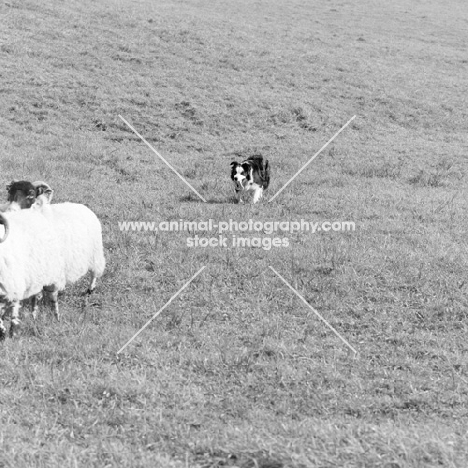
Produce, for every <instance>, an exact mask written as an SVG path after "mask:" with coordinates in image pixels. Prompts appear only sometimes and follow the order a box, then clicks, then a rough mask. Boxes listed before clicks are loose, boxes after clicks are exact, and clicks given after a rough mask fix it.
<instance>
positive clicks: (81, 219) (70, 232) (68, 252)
mask: <svg viewBox="0 0 468 468" xmlns="http://www.w3.org/2000/svg"><path fill="white" fill-rule="evenodd" d="M33 185H34V186H35V189H36V195H37V198H36V202H35V203H34V204H33V205H32V207H31V208H32V209H33V210H34V211H40V212H41V213H42V214H43V215H44V216H45V217H46V218H47V219H48V220H49V221H50V222H51V224H52V225H53V227H54V229H55V231H56V234H57V236H58V239H59V245H60V249H59V252H57V254H59V255H61V257H62V258H63V260H64V267H65V278H66V282H67V284H70V283H75V282H76V281H78V280H79V279H80V278H82V277H83V276H84V275H86V274H87V273H88V271H90V272H91V280H90V283H89V287H88V291H87V293H88V294H90V293H92V292H93V291H94V289H95V287H96V281H97V278H100V277H101V276H102V274H103V272H104V268H105V265H106V262H105V258H104V249H103V245H102V229H101V223H100V221H99V219H98V218H97V216H96V215H95V214H94V213H93V212H92V211H91V210H90V209H89V208H87V207H86V206H85V205H81V204H78V203H56V204H50V201H51V200H52V196H53V190H52V189H51V188H50V186H49V185H48V184H46V183H45V182H41V181H38V182H33ZM44 290H45V292H46V293H47V294H48V296H49V297H52V301H53V303H54V305H55V315H56V317H57V319H58V318H59V312H58V304H57V301H56V296H57V294H58V290H57V289H54V290H50V288H45V289H44ZM36 310H37V309H36ZM33 316H35V314H34V310H33Z"/></svg>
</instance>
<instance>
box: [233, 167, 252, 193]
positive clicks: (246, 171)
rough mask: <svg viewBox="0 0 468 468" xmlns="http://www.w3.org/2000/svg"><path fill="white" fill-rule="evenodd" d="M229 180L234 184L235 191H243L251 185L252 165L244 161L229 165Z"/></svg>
mask: <svg viewBox="0 0 468 468" xmlns="http://www.w3.org/2000/svg"><path fill="white" fill-rule="evenodd" d="M231 168H232V171H231V179H232V180H233V181H234V183H235V184H236V190H243V189H245V188H247V187H248V186H249V185H250V184H251V183H252V170H253V168H252V165H251V164H250V163H248V162H246V161H244V162H243V163H238V162H236V161H233V162H232V163H231Z"/></svg>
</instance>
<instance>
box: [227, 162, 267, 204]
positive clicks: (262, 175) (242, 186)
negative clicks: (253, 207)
mask: <svg viewBox="0 0 468 468" xmlns="http://www.w3.org/2000/svg"><path fill="white" fill-rule="evenodd" d="M231 168H232V172H231V179H232V180H233V181H234V183H235V189H236V196H237V200H238V202H239V203H243V202H244V200H243V198H244V196H246V195H248V194H249V192H252V191H253V200H252V203H257V202H258V201H259V200H260V198H262V195H263V191H264V190H266V189H267V188H268V185H269V184H270V167H269V165H268V161H265V165H263V156H262V155H260V154H256V155H254V156H250V157H249V158H247V159H246V160H245V161H242V162H241V163H238V162H236V161H233V162H232V163H231Z"/></svg>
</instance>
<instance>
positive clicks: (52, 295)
mask: <svg viewBox="0 0 468 468" xmlns="http://www.w3.org/2000/svg"><path fill="white" fill-rule="evenodd" d="M44 291H45V292H46V293H47V299H48V300H49V301H50V304H51V306H52V309H53V311H54V315H55V318H56V319H57V321H58V322H60V312H59V306H58V289H55V288H54V287H53V286H47V287H44Z"/></svg>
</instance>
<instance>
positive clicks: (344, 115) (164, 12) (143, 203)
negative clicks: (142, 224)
mask: <svg viewBox="0 0 468 468" xmlns="http://www.w3.org/2000/svg"><path fill="white" fill-rule="evenodd" d="M0 21H1V25H2V26H1V28H0V104H1V108H2V112H1V114H0V123H1V125H0V151H1V152H0V174H1V181H0V183H1V184H6V183H7V182H9V181H10V180H11V179H12V178H26V179H29V180H37V179H42V180H46V181H48V182H49V183H50V184H51V185H52V186H53V187H54V188H55V191H56V195H55V198H56V201H64V200H71V201H76V202H80V203H86V204H87V205H88V206H90V207H91V208H92V209H93V210H94V211H95V212H96V214H97V215H98V216H99V217H100V219H101V220H102V223H103V229H104V242H105V248H106V258H107V262H108V265H107V270H106V273H105V276H104V277H103V278H102V280H101V281H100V283H99V285H98V290H97V292H96V293H95V295H94V296H93V297H92V299H91V301H90V303H89V304H88V305H87V307H84V302H83V298H82V296H81V293H82V292H83V291H84V290H85V288H86V283H85V281H82V282H80V283H79V284H77V285H73V286H72V287H69V288H67V290H66V291H65V292H64V293H63V294H62V296H61V301H60V305H61V309H62V315H63V320H62V321H61V322H60V323H56V322H55V321H54V320H53V318H52V316H51V314H50V313H49V312H48V311H47V309H44V311H43V312H42V314H41V316H40V317H39V319H38V320H37V322H36V323H34V322H33V321H32V319H31V317H29V315H28V313H27V311H24V312H23V322H22V325H23V326H22V330H21V336H20V337H19V338H18V339H14V340H10V339H7V340H5V341H4V342H3V343H1V344H0V379H1V387H0V408H1V413H0V467H15V468H17V467H29V466H38V467H52V466H57V467H59V466H60V467H65V466H66V467H68V466H70V467H75V466H86V467H88V466H93V467H94V466H96V467H103V466H108V467H114V466H115V467H117V466H132V467H138V466H145V467H146V466H152V467H154V466H156V467H164V468H176V467H203V468H215V467H216V468H217V467H222V466H231V467H239V468H254V467H261V468H286V467H287V468H289V467H291V468H304V467H314V466H320V467H335V466H336V467H341V466H346V467H382V468H383V467H385V468H398V467H432V466H447V467H465V466H466V465H467V462H468V448H467V447H468V433H467V422H468V417H467V412H468V403H467V401H468V358H467V356H468V354H467V352H468V348H467V332H468V325H467V306H468V301H467V292H468V286H467V273H466V272H467V269H468V261H467V242H466V226H467V212H468V202H467V196H466V195H467V189H468V184H467V178H466V172H467V168H468V159H467V155H468V153H467V143H466V129H467V122H468V118H467V117H468V115H467V102H466V99H467V97H466V96H467V93H466V90H467V88H468V74H467V73H466V69H467V63H468V60H467V56H466V41H467V39H468V37H467V36H468V33H467V30H468V29H467V26H468V8H467V7H466V5H465V2H463V1H461V0H460V1H458V0H449V1H448V2H445V3H444V2H439V1H436V0H418V1H412V2H409V1H403V0H396V1H394V2H378V1H375V0H363V1H360V2H350V1H346V0H328V1H320V2H319V1H306V0H290V1H288V2H281V1H279V0H269V1H267V0H257V1H247V0H238V1H236V2H234V1H227V0H220V1H217V2H209V1H206V0H194V1H187V0H185V1H183V0H166V1H163V0H161V1H157V0H153V1H151V0H139V1H132V2H130V1H124V0H121V1H117V0H116V1H112V0H102V1H100V2H95V1H90V0H81V1H74V0H63V1H59V0H44V1H42V2H33V1H30V0H24V1H19V0H9V1H8V2H3V3H1V4H0ZM119 114H120V115H122V116H123V117H124V118H125V119H127V120H128V121H129V122H130V123H132V125H134V126H135V127H136V129H137V130H138V131H139V132H140V133H141V134H142V135H143V136H145V138H147V140H148V141H149V142H150V143H151V144H153V145H154V146H155V148H156V149H157V150H158V151H160V152H161V154H162V155H163V156H164V157H165V158H167V160H168V161H170V162H171V164H172V165H173V166H174V167H176V168H177V169H178V170H179V171H180V173H181V174H182V175H183V176H184V177H186V178H187V180H188V181H189V182H190V183H191V184H192V185H193V186H194V187H195V188H196V189H197V190H198V191H199V192H200V193H201V194H202V195H203V196H204V197H205V198H206V199H207V201H208V203H202V202H201V201H200V200H199V199H198V198H197V197H196V195H195V194H193V193H192V192H191V191H190V190H189V189H188V187H187V186H186V185H184V184H183V183H182V182H181V181H180V180H179V179H178V178H177V177H176V176H175V175H174V174H173V173H172V172H171V171H170V170H169V169H168V168H167V167H166V166H165V165H164V164H163V163H162V162H161V161H160V160H159V159H158V158H157V156H156V155H154V154H153V153H152V152H151V151H150V150H149V149H148V148H147V147H146V146H145V145H144V144H143V143H142V142H141V140H140V139H139V138H138V137H137V136H136V135H134V134H133V133H132V132H131V131H130V130H129V129H128V128H127V127H126V126H125V124H124V123H123V122H122V121H121V120H120V119H119V118H118V115H119ZM353 115H357V117H356V119H355V120H354V121H353V123H352V124H351V125H350V126H349V127H348V128H347V129H346V130H344V132H343V133H342V134H341V135H340V136H339V137H338V138H337V139H336V140H335V141H334V142H333V143H332V144H331V145H330V146H329V147H328V148H327V149H326V150H325V151H324V153H323V154H321V155H320V156H319V157H318V158H317V159H316V160H315V161H314V162H313V163H312V164H311V165H310V166H309V167H308V168H307V170H305V171H304V172H303V173H302V174H301V175H300V176H299V177H297V179H296V180H295V181H294V182H293V183H292V184H291V185H290V186H289V187H288V188H287V189H286V190H285V191H284V192H282V193H281V194H280V195H279V196H278V198H277V199H275V200H274V201H273V202H272V203H271V204H269V203H267V202H266V201H267V200H268V198H269V197H271V196H273V194H274V193H276V191H277V190H279V189H280V188H281V187H282V185H283V184H284V183H285V182H286V181H287V180H288V179H289V177H291V176H292V175H293V174H294V173H295V172H296V171H297V170H298V169H299V168H300V167H301V165H302V164H304V163H305V162H306V161H307V160H308V158H310V157H311V156H312V155H313V154H314V153H315V151H317V150H318V149H319V148H320V147H321V146H322V145H323V144H324V143H325V142H326V141H327V140H328V139H329V138H330V137H331V136H332V135H333V134H334V133H335V132H336V131H337V130H338V129H339V128H340V127H341V126H342V125H343V124H344V123H345V122H346V121H347V120H348V119H349V118H350V117H351V116H353ZM255 151H260V152H262V153H263V154H264V156H265V157H266V158H267V159H269V160H270V163H271V165H272V171H273V179H272V184H271V187H270V189H269V190H268V192H267V194H266V197H265V200H264V202H263V203H261V204H259V205H255V206H249V205H246V206H241V205H237V204H235V203H234V202H233V189H232V186H231V182H230V180H229V163H230V162H231V161H232V160H233V159H240V157H241V156H239V155H248V154H251V153H253V152H255ZM209 218H212V219H214V220H216V221H226V220H229V219H233V220H236V221H238V222H240V221H245V220H249V219H254V220H260V221H270V220H271V221H287V220H300V219H307V220H311V221H314V222H317V221H318V222H322V221H354V222H355V223H356V230H355V231H354V232H323V231H322V232H317V233H315V234H312V233H310V232H309V233H307V232H300V233H295V234H287V233H282V234H276V235H275V234H272V235H271V236H267V235H266V234H262V237H275V236H279V237H283V238H284V237H286V238H288V240H289V242H290V247H288V248H275V247H273V248H272V249H271V250H264V249H261V248H189V247H187V245H186V238H187V237H188V236H189V235H188V234H187V233H176V232H159V233H157V234H155V233H150V232H134V233H131V232H121V231H120V230H119V227H118V222H119V221H170V220H178V219H184V220H193V221H199V220H208V219H209ZM234 234H237V233H234ZM206 235H207V236H214V237H217V235H216V234H215V233H206ZM249 235H251V236H253V235H254V234H249ZM228 237H230V234H228ZM205 265H206V266H207V268H206V269H205V271H204V272H203V273H202V274H201V275H200V276H199V277H198V278H197V279H196V280H195V281H194V282H193V283H192V284H191V285H190V286H189V287H188V288H187V289H186V290H185V291H184V292H183V293H182V294H181V295H180V296H179V297H178V298H177V299H175V300H174V302H173V303H172V304H171V305H170V306H169V307H168V308H167V309H166V310H165V311H164V312H163V313H162V314H161V315H160V316H159V317H158V318H157V319H156V320H155V321H154V322H153V323H152V324H151V325H150V326H149V327H148V328H147V329H146V330H145V331H144V332H143V333H142V334H141V335H140V336H139V337H138V338H137V339H136V340H135V341H133V342H132V343H131V344H130V345H129V346H128V348H126V349H125V351H124V352H123V353H122V354H121V355H119V356H118V357H117V356H116V351H117V350H118V349H119V348H120V347H121V346H122V345H123V344H124V343H125V342H126V341H127V340H128V339H129V338H130V337H131V336H132V335H133V334H134V333H135V332H136V331H137V330H138V329H139V328H140V327H141V326H142V325H143V324H144V323H145V322H146V321H147V320H148V319H149V318H150V317H151V316H152V315H153V314H154V313H155V312H156V311H157V310H158V309H159V308H160V307H162V306H163V305H164V304H165V303H166V302H167V301H168V300H169V298H170V297H171V296H172V295H173V294H174V293H175V292H176V291H177V290H178V289H179V288H181V287H182V286H183V285H184V284H185V283H186V281H187V280H188V279H189V278H190V277H191V276H192V275H193V274H195V272H196V271H197V270H198V269H199V268H201V267H202V266H205ZM269 266H273V267H274V268H275V270H277V271H278V272H279V273H280V274H281V275H282V276H284V277H285V278H286V279H287V280H288V281H289V282H290V284H291V285H292V286H294V287H295V288H296V289H297V290H298V291H299V293H300V294H302V295H303V296H304V297H305V298H306V299H307V301H308V302H309V303H310V304H311V305H312V306H314V307H315V308H316V309H317V310H318V311H319V312H320V313H321V314H322V315H323V316H324V317H325V318H326V319H327V320H328V321H329V322H330V324H331V325H332V326H333V327H335V328H336V329H337V330H338V331H339V332H340V333H341V334H342V335H343V336H344V337H345V338H346V339H347V340H348V341H349V342H350V343H351V344H352V345H353V346H354V347H355V348H357V349H358V351H359V354H358V355H357V356H355V355H354V354H353V353H352V352H350V351H349V350H348V349H347V348H346V347H345V346H344V345H343V344H342V343H341V342H340V341H339V340H338V339H337V337H336V336H335V335H334V334H333V333H331V332H330V331H329V330H328V329H327V328H326V327H325V326H324V325H323V324H322V323H321V322H320V321H319V320H318V319H317V318H316V317H315V315H314V314H313V313H312V312H311V311H310V310H309V309H308V308H307V307H306V306H305V305H304V304H303V303H302V302H301V301H299V300H298V299H297V298H296V297H294V295H293V294H292V293H291V291H289V290H288V288H287V287H286V286H285V285H284V284H283V283H282V282H281V280H280V279H279V278H277V277H276V276H275V274H274V273H273V272H272V271H271V270H270V269H269V268H268V267H269Z"/></svg>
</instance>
